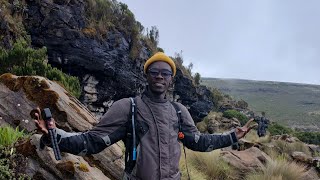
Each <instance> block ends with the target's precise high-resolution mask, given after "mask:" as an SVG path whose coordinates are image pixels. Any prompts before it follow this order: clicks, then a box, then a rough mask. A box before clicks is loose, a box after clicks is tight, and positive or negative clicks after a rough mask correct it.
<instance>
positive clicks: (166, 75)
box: [148, 68, 172, 79]
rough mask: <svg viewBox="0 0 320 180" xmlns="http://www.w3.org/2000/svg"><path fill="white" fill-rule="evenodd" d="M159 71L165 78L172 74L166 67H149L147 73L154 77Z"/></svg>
mask: <svg viewBox="0 0 320 180" xmlns="http://www.w3.org/2000/svg"><path fill="white" fill-rule="evenodd" d="M159 73H161V76H162V77H163V78H165V79H168V78H169V77H171V76H172V72H171V71H169V70H168V69H155V68H152V69H149V70H148V74H150V76H151V77H153V78H156V77H157V76H158V75H159Z"/></svg>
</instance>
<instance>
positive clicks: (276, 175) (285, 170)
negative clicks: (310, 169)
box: [246, 158, 306, 180]
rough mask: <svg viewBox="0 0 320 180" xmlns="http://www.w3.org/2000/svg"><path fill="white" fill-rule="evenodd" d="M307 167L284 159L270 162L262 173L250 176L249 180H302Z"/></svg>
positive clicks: (254, 173)
mask: <svg viewBox="0 0 320 180" xmlns="http://www.w3.org/2000/svg"><path fill="white" fill-rule="evenodd" d="M305 170H306V167H305V166H302V165H299V164H297V163H295V162H289V161H287V160H285V159H284V158H277V159H274V160H272V161H270V162H269V163H268V164H267V165H266V167H265V168H263V169H262V171H259V172H253V173H250V174H248V176H247V178H246V179H247V180H270V179H272V180H301V179H302V177H303V175H304V172H305Z"/></svg>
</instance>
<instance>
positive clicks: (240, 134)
mask: <svg viewBox="0 0 320 180" xmlns="http://www.w3.org/2000/svg"><path fill="white" fill-rule="evenodd" d="M253 121H254V119H253V118H252V119H250V120H249V121H248V122H247V123H246V124H245V125H244V126H242V127H237V128H236V131H235V133H236V136H237V138H238V139H241V138H243V137H244V136H245V135H246V134H247V133H248V132H249V131H250V130H251V129H252V128H254V127H256V126H257V124H253V125H251V126H250V124H251V123H252V122H253Z"/></svg>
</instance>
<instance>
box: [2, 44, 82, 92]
mask: <svg viewBox="0 0 320 180" xmlns="http://www.w3.org/2000/svg"><path fill="white" fill-rule="evenodd" d="M46 58H47V49H46V48H45V47H44V48H41V49H33V48H30V47H29V45H28V43H27V42H26V41H25V40H24V39H19V40H17V42H16V43H14V45H13V48H12V49H11V50H4V49H0V74H2V73H6V72H10V73H13V74H16V75H20V76H25V75H39V76H44V77H47V78H48V79H50V80H54V81H58V82H60V83H61V84H62V85H63V86H64V87H65V88H66V90H68V91H69V92H70V93H71V94H72V95H74V96H75V97H77V98H79V97H80V94H81V89H80V82H79V80H78V78H77V77H74V76H70V75H67V74H65V73H63V72H62V71H60V70H58V69H57V68H52V67H51V65H50V64H47V62H46Z"/></svg>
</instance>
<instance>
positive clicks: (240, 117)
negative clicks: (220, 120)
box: [223, 109, 249, 125]
mask: <svg viewBox="0 0 320 180" xmlns="http://www.w3.org/2000/svg"><path fill="white" fill-rule="evenodd" d="M223 117H225V118H229V119H231V118H237V119H238V120H239V121H240V123H241V125H244V124H246V122H247V121H248V120H249V119H248V117H247V116H245V115H244V114H242V113H240V112H239V111H237V110H233V109H232V110H226V111H225V112H223Z"/></svg>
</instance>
